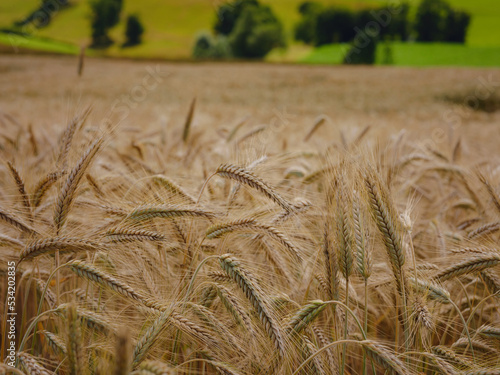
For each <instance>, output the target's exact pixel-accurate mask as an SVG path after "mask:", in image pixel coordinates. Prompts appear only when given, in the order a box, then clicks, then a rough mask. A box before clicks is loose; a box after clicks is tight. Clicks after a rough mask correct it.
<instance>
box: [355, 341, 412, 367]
mask: <svg viewBox="0 0 500 375" xmlns="http://www.w3.org/2000/svg"><path fill="white" fill-rule="evenodd" d="M363 349H364V351H365V352H366V354H367V356H368V357H370V358H371V359H372V360H374V361H375V362H377V363H378V364H379V365H381V366H382V367H384V368H385V369H386V371H388V373H390V374H394V375H409V374H410V371H409V370H408V369H407V368H406V366H405V365H404V363H403V362H401V360H400V359H399V358H398V357H397V356H396V355H395V354H394V353H392V352H390V351H389V350H388V349H386V348H384V347H382V346H381V345H378V344H377V343H375V342H373V341H368V342H366V341H365V342H364V344H363Z"/></svg>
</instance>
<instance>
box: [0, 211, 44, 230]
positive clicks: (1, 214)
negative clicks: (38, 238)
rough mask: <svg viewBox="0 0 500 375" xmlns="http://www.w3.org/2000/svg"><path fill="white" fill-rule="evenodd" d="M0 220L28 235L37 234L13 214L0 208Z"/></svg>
mask: <svg viewBox="0 0 500 375" xmlns="http://www.w3.org/2000/svg"><path fill="white" fill-rule="evenodd" d="M0 220H1V221H3V222H4V223H7V224H9V225H10V226H12V227H14V228H16V229H18V230H20V231H21V232H24V233H27V234H30V235H33V234H37V232H36V231H35V230H34V229H33V228H31V227H30V226H28V225H27V224H25V223H24V222H23V221H22V220H21V219H19V218H17V217H16V216H15V215H14V214H12V213H10V212H7V211H5V210H4V209H2V208H0Z"/></svg>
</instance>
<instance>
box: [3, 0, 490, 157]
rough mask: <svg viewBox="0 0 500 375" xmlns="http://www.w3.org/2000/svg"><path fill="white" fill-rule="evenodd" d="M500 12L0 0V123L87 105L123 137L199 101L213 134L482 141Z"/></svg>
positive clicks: (43, 126) (198, 125) (63, 116)
mask: <svg viewBox="0 0 500 375" xmlns="http://www.w3.org/2000/svg"><path fill="white" fill-rule="evenodd" d="M499 25H500V6H499V4H498V0H475V1H466V0H411V1H405V0H401V1H400V0H395V1H392V0H391V1H377V0H362V1H361V0H330V1H320V0H318V1H303V0H273V1H265V0H228V1H223V0H142V1H132V0H43V1H40V0H24V1H2V2H0V29H1V32H0V53H1V56H0V86H1V87H2V90H1V91H0V120H1V121H0V125H1V124H2V121H3V122H4V123H8V122H9V120H8V118H6V117H5V116H6V114H7V113H8V114H9V116H10V117H11V118H15V119H16V121H17V122H18V123H19V124H21V125H22V126H24V127H26V128H27V127H28V126H31V124H32V125H33V128H34V129H40V131H46V130H47V129H51V128H52V127H56V128H57V129H64V128H65V127H66V124H67V123H68V121H70V119H71V118H73V116H74V115H75V113H79V112H81V111H83V110H84V109H85V108H87V107H88V106H92V107H93V111H92V116H93V118H94V119H95V121H104V120H105V119H109V120H110V121H111V122H113V123H115V124H116V123H119V124H120V125H121V127H120V129H121V130H122V131H123V132H125V133H126V136H125V138H126V139H129V138H133V139H135V138H134V137H138V134H139V133H141V132H142V133H143V134H144V132H146V134H149V133H147V132H148V131H149V132H150V134H154V133H155V132H156V131H157V130H158V129H166V128H168V129H172V128H173V129H178V131H179V132H182V127H183V124H184V122H185V119H186V116H191V115H192V116H191V117H190V118H191V119H192V128H193V130H194V131H199V132H200V134H201V133H204V134H205V135H204V136H206V137H214V138H217V137H219V138H220V137H225V136H227V135H228V134H229V133H231V129H234V128H235V127H238V126H240V125H241V126H242V129H243V130H241V131H244V130H246V131H247V132H248V134H250V135H251V134H259V135H260V136H261V139H265V138H266V137H267V138H269V139H274V138H276V140H277V141H280V137H281V135H282V133H281V132H283V131H286V132H287V136H288V139H289V142H290V143H289V144H288V146H289V147H295V146H294V145H295V144H299V142H301V140H302V138H303V137H304V134H303V133H304V132H306V129H309V128H310V127H311V126H313V124H316V123H324V124H325V126H323V127H322V130H321V131H320V133H322V134H323V136H324V137H325V139H327V140H330V139H336V138H338V137H341V138H342V139H344V137H345V138H347V139H349V137H351V138H352V137H355V136H356V134H359V133H360V132H361V131H362V130H363V129H365V128H369V129H371V130H370V136H371V138H370V139H373V140H377V139H382V138H387V136H396V135H397V134H399V132H400V131H405V130H408V131H411V132H412V133H417V135H418V134H420V135H422V136H423V137H425V138H429V137H430V138H432V140H433V142H434V143H435V144H436V146H435V147H441V146H442V147H445V144H446V145H448V143H449V142H448V141H449V140H450V139H452V138H453V134H462V135H463V136H464V137H467V139H468V144H470V145H471V150H478V151H481V152H483V151H484V152H485V153H486V154H487V153H488V152H489V151H488V150H487V148H485V146H484V145H485V144H488V145H491V147H492V148H493V149H494V150H496V142H493V143H492V142H491V140H492V138H491V134H492V133H493V132H494V134H496V133H497V132H498V130H497V124H498V123H499V120H500V111H499V109H500V74H499V70H498V67H499V66H500V27H498V26H499ZM190 113H191V115H190ZM275 125H279V129H281V130H280V131H279V132H276V131H272V129H273V127H275ZM5 129H7V127H5ZM238 129H239V128H238ZM477 129H481V131H477ZM6 131H7V130H5V131H4V132H3V133H5V132H6ZM0 132H1V128H0ZM3 133H1V134H3ZM268 133H269V134H270V135H269V134H268ZM1 134H0V135H1ZM443 134H447V136H446V137H444V136H443ZM445 138H446V139H448V141H446V139H445ZM320 140H321V137H318V138H317V141H318V142H319V141H320ZM295 141H296V142H295ZM314 142H316V140H314V141H313V143H314ZM446 142H448V143H446ZM270 144H273V142H270ZM313 146H314V145H313ZM314 147H315V146H314ZM446 147H448V146H446ZM262 152H265V151H264V150H263V151H262Z"/></svg>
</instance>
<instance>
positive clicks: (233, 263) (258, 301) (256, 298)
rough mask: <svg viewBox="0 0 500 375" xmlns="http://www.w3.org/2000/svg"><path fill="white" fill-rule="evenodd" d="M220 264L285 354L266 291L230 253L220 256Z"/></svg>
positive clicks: (278, 347)
mask: <svg viewBox="0 0 500 375" xmlns="http://www.w3.org/2000/svg"><path fill="white" fill-rule="evenodd" d="M219 262H220V265H221V267H222V269H223V270H224V271H226V273H227V274H228V275H229V276H231V278H232V279H233V280H234V281H235V282H236V284H237V285H238V286H239V287H240V289H241V290H242V291H243V293H244V294H245V296H246V297H247V298H248V300H249V301H250V302H251V303H252V305H253V307H254V308H255V310H257V312H258V314H259V318H260V321H261V323H262V325H263V326H264V328H265V330H266V332H267V334H268V335H269V337H270V338H271V340H272V341H273V343H274V345H275V346H276V348H277V349H278V351H279V353H280V355H281V356H282V357H284V355H285V343H284V340H283V337H282V334H281V330H280V328H279V326H278V324H277V322H276V321H275V320H274V318H273V317H272V315H271V314H270V312H269V307H268V304H267V303H266V302H265V299H264V293H263V292H262V290H261V289H260V287H259V286H258V284H257V283H256V282H255V281H254V280H253V277H252V276H251V275H250V274H249V273H248V272H247V271H246V270H244V269H243V267H241V264H240V262H238V261H237V260H236V259H234V258H232V257H231V255H230V254H225V255H222V256H220V258H219Z"/></svg>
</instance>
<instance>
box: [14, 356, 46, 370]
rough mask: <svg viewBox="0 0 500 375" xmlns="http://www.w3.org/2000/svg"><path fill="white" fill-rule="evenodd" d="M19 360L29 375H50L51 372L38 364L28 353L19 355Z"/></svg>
mask: <svg viewBox="0 0 500 375" xmlns="http://www.w3.org/2000/svg"><path fill="white" fill-rule="evenodd" d="M17 358H19V361H20V362H21V365H22V366H23V367H24V369H25V370H26V372H27V373H28V375H50V372H49V371H48V370H47V369H45V368H44V367H43V366H42V365H40V364H39V363H38V361H37V360H36V358H35V357H33V356H32V355H31V354H28V353H17Z"/></svg>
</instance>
